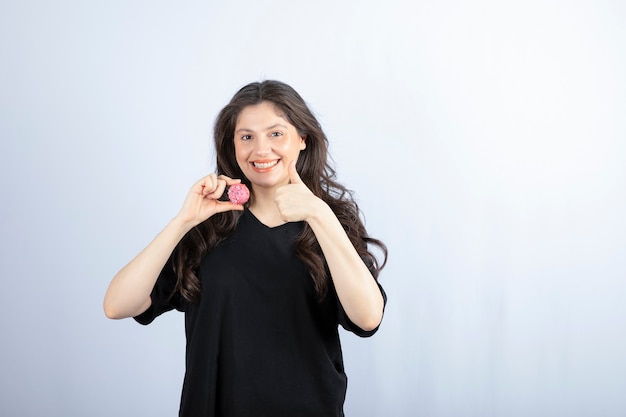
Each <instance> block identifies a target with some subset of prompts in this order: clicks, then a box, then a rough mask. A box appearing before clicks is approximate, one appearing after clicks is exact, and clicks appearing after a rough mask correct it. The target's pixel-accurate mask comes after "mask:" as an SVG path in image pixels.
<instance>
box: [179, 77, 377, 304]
mask: <svg viewBox="0 0 626 417" xmlns="http://www.w3.org/2000/svg"><path fill="white" fill-rule="evenodd" d="M264 101H265V102H270V103H272V104H273V105H274V106H276V109H277V110H278V111H280V112H281V113H282V114H281V115H282V116H283V117H284V118H285V119H286V120H287V121H288V122H289V123H291V124H292V125H293V126H295V128H296V130H297V131H298V134H299V135H300V136H303V137H304V136H306V148H305V149H304V150H303V151H301V152H300V155H299V157H298V162H297V164H296V169H297V171H298V174H299V175H300V178H301V179H302V181H303V182H304V183H305V184H306V186H307V187H308V188H309V189H310V190H311V192H313V194H315V195H316V196H317V197H319V198H321V199H322V200H323V201H324V202H326V203H327V204H328V205H329V206H330V208H331V209H332V211H333V212H334V213H335V215H336V216H337V218H338V219H339V222H340V223H341V225H342V226H343V228H344V230H345V231H346V234H347V235H348V237H349V238H350V241H351V242H352V244H353V245H354V247H355V248H356V250H357V252H358V253H359V255H360V256H361V258H362V259H363V260H364V262H365V263H366V265H367V266H368V267H369V268H370V270H371V271H372V272H373V275H374V278H378V273H379V271H380V270H381V269H382V268H383V267H384V266H385V263H386V262H387V248H386V246H385V245H384V243H382V242H381V241H379V240H377V239H374V238H371V237H370V236H368V234H367V231H366V230H365V226H364V224H363V222H362V220H361V217H360V215H361V213H360V210H359V207H358V205H357V203H356V201H355V200H354V197H353V193H352V191H350V190H348V189H347V188H345V187H344V186H343V185H341V184H339V183H338V182H336V181H335V177H336V172H335V170H334V168H333V167H332V166H331V164H330V161H329V159H330V158H329V156H328V139H327V138H326V135H325V134H324V132H323V130H322V127H321V126H320V124H319V122H318V121H317V119H316V118H315V116H314V115H313V113H312V112H311V110H310V109H309V107H308V106H307V104H306V103H305V101H304V100H303V99H302V97H300V95H299V94H298V93H297V92H296V91H295V90H294V89H293V88H291V87H290V86H289V85H287V84H285V83H282V82H279V81H271V80H267V81H263V82H260V83H259V82H255V83H251V84H248V85H246V86H245V87H243V88H242V89H241V90H239V91H238V92H237V93H236V94H235V95H234V96H233V98H232V99H231V101H230V103H228V104H227V105H226V107H224V108H223V109H222V111H221V112H220V113H219V115H218V116H217V119H216V121H215V126H214V140H215V150H216V154H217V174H218V175H222V174H223V175H227V176H229V177H231V178H240V179H241V180H242V182H244V183H246V184H247V185H248V186H250V183H249V180H248V179H247V178H246V177H245V176H244V174H243V172H242V171H241V169H240V168H239V165H238V164H237V160H236V159H235V144H234V133H235V125H236V123H237V118H238V116H239V113H240V112H241V110H243V109H244V108H245V107H247V106H252V105H256V104H259V103H261V102H264ZM240 216H241V212H236V211H230V212H225V213H218V214H215V215H214V216H212V217H211V218H209V219H208V220H206V221H205V222H203V223H201V224H199V225H198V226H196V227H195V228H194V229H192V230H191V231H190V232H189V233H188V234H187V235H186V236H185V237H184V238H183V240H182V241H181V242H180V243H179V245H178V247H177V248H176V250H175V252H174V268H175V271H176V275H177V279H178V282H177V286H176V287H177V290H178V291H180V293H181V295H182V296H183V297H184V298H185V299H186V300H187V301H190V302H197V300H198V298H199V296H200V282H199V280H198V277H197V276H196V274H195V271H196V269H197V268H198V265H199V264H200V261H201V260H202V258H203V257H204V255H205V254H206V253H207V252H208V251H210V250H211V249H213V248H214V247H215V245H217V243H218V242H219V241H220V240H222V239H224V238H225V237H227V236H228V235H229V234H230V233H231V232H232V231H233V230H234V228H235V227H236V225H237V221H238V220H239V217H240ZM372 245H373V246H376V247H378V248H379V250H380V251H381V252H382V254H383V262H382V263H379V261H378V259H377V258H376V256H374V254H373V253H372V252H371V250H370V248H369V246H372ZM296 256H297V257H298V258H299V259H301V260H302V261H303V262H304V263H305V264H306V265H307V266H308V267H309V269H310V271H311V278H312V279H313V282H314V285H315V290H316V291H317V294H318V296H319V298H320V299H323V298H324V296H325V295H326V293H327V291H328V280H329V279H330V277H329V272H328V267H327V265H326V260H325V259H324V256H323V255H322V251H321V248H320V246H319V244H318V242H317V239H316V238H315V234H314V233H313V231H312V230H311V228H310V227H309V226H308V225H307V224H306V223H305V226H304V229H303V231H302V233H301V234H300V235H299V236H298V238H297V240H296Z"/></svg>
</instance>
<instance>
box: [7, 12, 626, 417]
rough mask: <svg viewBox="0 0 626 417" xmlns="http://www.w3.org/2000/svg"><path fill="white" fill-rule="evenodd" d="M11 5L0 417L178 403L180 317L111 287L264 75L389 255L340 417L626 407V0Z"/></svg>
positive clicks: (574, 412) (351, 352)
mask: <svg viewBox="0 0 626 417" xmlns="http://www.w3.org/2000/svg"><path fill="white" fill-rule="evenodd" d="M0 4H1V6H0V54H1V55H0V62H1V63H0V136H1V139H2V141H1V145H0V170H1V171H0V190H1V193H2V205H1V207H0V219H1V221H2V225H1V227H2V229H1V230H2V231H1V233H0V243H1V245H2V246H1V252H0V256H1V265H2V292H1V297H2V302H1V303H0V324H1V326H2V327H1V334H2V343H1V344H0V352H1V353H2V355H1V359H0V361H1V362H0V364H1V367H0V414H1V415H2V416H11V417H12V416H59V417H65V416H148V415H151V416H173V415H175V414H176V411H177V409H178V401H179V395H180V388H181V383H182V377H183V371H184V369H183V364H184V343H185V342H184V331H183V316H182V315H181V314H177V313H171V314H167V315H165V316H163V317H162V318H161V319H160V320H158V321H156V322H155V323H154V324H153V325H151V326H149V327H141V326H139V325H137V324H135V323H134V322H133V321H132V320H126V321H110V320H107V319H106V318H105V317H104V314H103V312H102V307H101V303H102V298H103V295H104V292H105V290H106V287H107V285H108V282H109V280H110V279H111V277H112V276H113V275H114V274H115V272H116V271H117V270H118V269H119V268H120V267H122V266H123V265H124V264H125V263H126V262H127V261H128V260H129V259H130V258H131V257H133V256H134V255H135V254H136V253H137V252H138V251H139V250H141V249H142V248H143V247H144V246H145V245H146V244H147V243H148V242H149V241H150V240H151V239H152V238H153V237H154V236H155V235H156V234H157V233H158V231H159V230H160V229H161V227H163V226H164V225H165V223H166V222H167V221H168V220H169V219H170V218H171V217H172V216H173V215H174V214H175V213H176V212H177V210H178V208H179V206H180V204H181V202H182V200H183V198H184V196H185V194H186V192H187V190H188V188H189V187H190V186H191V184H192V183H193V182H194V181H196V179H197V178H199V177H201V176H202V175H204V174H206V173H208V172H210V171H212V170H213V165H212V160H213V153H212V150H211V143H210V137H211V131H212V123H213V121H214V118H215V115H216V113H217V111H218V110H219V109H220V108H221V107H222V106H223V105H224V104H225V103H226V102H227V100H228V99H229V98H230V97H231V95H232V94H233V93H234V92H235V91H236V90H237V89H238V88H239V87H241V86H242V85H244V84H246V83H248V82H250V81H256V80H260V79H264V78H276V79H280V80H283V81H286V82H288V83H290V84H292V85H293V86H294V87H295V88H296V89H297V90H299V91H300V93H301V94H302V95H303V96H304V97H305V99H306V100H307V101H308V102H309V103H310V105H311V106H312V108H313V109H314V110H315V112H316V114H317V115H318V116H319V119H320V121H321V122H322V124H323V126H324V127H325V129H326V131H327V133H328V135H329V137H330V140H331V151H332V153H333V155H334V158H335V161H336V166H337V169H338V173H339V177H340V179H341V180H342V182H343V183H345V184H347V185H348V186H349V187H350V188H352V189H354V190H355V191H356V192H357V195H358V198H359V202H360V205H361V207H362V209H363V210H364V212H365V214H366V219H367V226H368V228H369V230H370V232H371V234H373V235H375V236H377V237H380V238H381V239H383V240H384V241H385V242H387V244H388V245H389V249H390V259H389V266H388V268H387V269H386V270H385V271H384V274H383V275H382V277H381V282H382V283H383V284H384V285H385V287H386V289H387V291H388V293H389V300H390V301H389V305H388V309H387V313H386V317H385V320H384V323H383V326H382V328H381V330H380V332H379V333H378V334H377V335H376V336H375V337H374V338H372V339H369V340H360V339H358V338H356V337H354V336H352V335H349V334H346V333H344V332H342V339H343V341H344V354H345V360H346V366H347V370H348V373H349V377H350V381H349V388H348V399H347V403H346V412H347V415H349V416H352V417H364V416H365V417H368V416H402V417H404V416H432V417H468V416H476V417H490V416H502V417H515V416H520V417H521V416H604V417H611V416H625V415H626V396H624V393H625V392H626V280H625V277H626V220H625V215H624V213H625V212H626V193H625V190H626V173H625V168H624V167H625V166H626V161H625V158H626V144H625V141H626V122H625V120H626V118H625V117H624V116H625V114H626V84H625V79H626V49H625V45H626V32H625V29H624V28H625V27H626V26H625V25H624V22H625V21H626V7H625V6H624V3H623V2H619V1H608V0H600V1H598V0H594V1H591V0H589V1H585V0H581V1H567V2H566V1H560V2H559V1H551V0H547V1H538V0H530V1H523V2H522V1H518V2H500V1H489V0H476V1H472V2H462V1H452V0H442V1H424V0H419V1H410V2H409V1H406V2H402V1H399V0H389V1H358V2H357V1H345V2H342V1H326V0H323V1H317V2H306V3H305V2H294V1H267V2H255V1H224V2H216V1H213V2H211V1H181V2H174V1H132V0H128V1H121V0H109V1H79V0H65V1H63V0H61V1H6V0H3V1H2V2H1V3H0ZM409 196H410V198H409Z"/></svg>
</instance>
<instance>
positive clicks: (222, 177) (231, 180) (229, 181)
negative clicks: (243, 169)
mask: <svg viewBox="0 0 626 417" xmlns="http://www.w3.org/2000/svg"><path fill="white" fill-rule="evenodd" d="M217 178H218V179H220V180H224V181H226V185H233V184H239V183H240V182H241V180H240V179H234V178H231V177H228V176H226V175H220V176H219V177H217Z"/></svg>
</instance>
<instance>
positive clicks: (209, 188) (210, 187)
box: [202, 174, 217, 195]
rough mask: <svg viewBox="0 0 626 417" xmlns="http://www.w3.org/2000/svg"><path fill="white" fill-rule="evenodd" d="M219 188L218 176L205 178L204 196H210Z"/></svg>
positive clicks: (213, 175) (211, 175)
mask: <svg viewBox="0 0 626 417" xmlns="http://www.w3.org/2000/svg"><path fill="white" fill-rule="evenodd" d="M216 188H217V176H216V175H215V174H210V175H207V176H206V177H204V184H203V188H202V194H203V195H209V194H211V193H213V192H214V191H215V189H216Z"/></svg>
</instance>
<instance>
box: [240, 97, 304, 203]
mask: <svg viewBox="0 0 626 417" xmlns="http://www.w3.org/2000/svg"><path fill="white" fill-rule="evenodd" d="M234 136H235V137H234V144H235V157H236V159H237V164H238V165H239V167H240V169H241V171H242V172H243V173H244V175H245V176H246V177H247V178H248V180H250V183H251V184H252V189H253V191H254V190H258V191H261V190H260V188H263V189H266V190H273V189H275V188H277V187H280V186H282V185H285V184H287V183H289V171H288V168H289V163H290V162H291V161H295V160H297V159H298V155H299V154H300V151H301V150H303V149H304V148H305V147H306V144H305V138H303V137H301V136H300V135H299V134H298V131H297V130H296V128H295V126H293V125H292V124H291V123H289V122H288V121H287V119H285V118H284V117H283V115H282V114H281V113H280V112H279V111H278V109H277V108H276V106H274V104H272V103H270V102H268V101H263V102H261V103H259V104H256V105H253V106H247V107H244V108H243V110H241V113H239V117H237V124H236V125H235V135H234Z"/></svg>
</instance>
